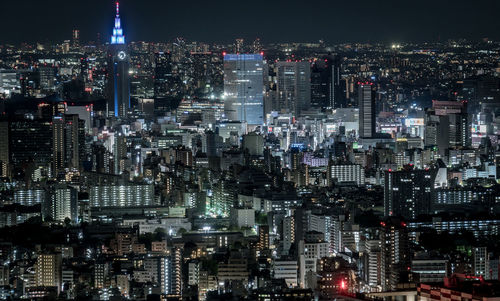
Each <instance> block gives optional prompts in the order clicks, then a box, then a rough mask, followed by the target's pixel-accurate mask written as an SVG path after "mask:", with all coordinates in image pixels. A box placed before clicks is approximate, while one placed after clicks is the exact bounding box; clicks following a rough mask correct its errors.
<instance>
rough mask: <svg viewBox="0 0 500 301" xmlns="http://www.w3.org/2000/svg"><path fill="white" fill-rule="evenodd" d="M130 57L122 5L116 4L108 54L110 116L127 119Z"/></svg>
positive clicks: (108, 110) (108, 107) (108, 109)
mask: <svg viewBox="0 0 500 301" xmlns="http://www.w3.org/2000/svg"><path fill="white" fill-rule="evenodd" d="M128 71H129V57H128V52H127V47H126V45H125V36H124V35H123V29H122V27H121V20H120V4H119V3H118V2H116V16H115V26H114V28H113V35H112V36H111V44H110V45H109V53H108V79H107V80H108V91H107V93H108V103H107V112H108V116H110V117H111V116H114V117H117V118H125V117H127V114H128V111H129V109H130V78H129V72H128Z"/></svg>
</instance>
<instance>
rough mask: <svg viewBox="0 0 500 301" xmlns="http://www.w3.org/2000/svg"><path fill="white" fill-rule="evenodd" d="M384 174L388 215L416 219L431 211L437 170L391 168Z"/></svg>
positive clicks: (385, 211)
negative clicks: (396, 169)
mask: <svg viewBox="0 0 500 301" xmlns="http://www.w3.org/2000/svg"><path fill="white" fill-rule="evenodd" d="M384 175H385V177H384V213H385V215H386V216H402V217H404V218H407V219H415V218H417V216H419V215H421V214H429V213H430V212H431V208H432V192H433V190H434V182H435V179H436V171H435V170H400V171H390V170H389V171H385V172H384Z"/></svg>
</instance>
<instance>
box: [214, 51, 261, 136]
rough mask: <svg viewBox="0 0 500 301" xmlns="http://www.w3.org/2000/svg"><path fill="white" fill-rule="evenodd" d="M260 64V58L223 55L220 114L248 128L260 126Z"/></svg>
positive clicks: (254, 55) (257, 56)
mask: <svg viewBox="0 0 500 301" xmlns="http://www.w3.org/2000/svg"><path fill="white" fill-rule="evenodd" d="M263 67H264V61H263V57H262V55H260V54H225V55H224V114H225V115H226V118H227V119H228V120H231V121H245V122H246V123H247V124H248V125H249V126H259V125H262V124H263V122H264V96H263V91H264V90H263V89H264V86H263V85H264V75H263Z"/></svg>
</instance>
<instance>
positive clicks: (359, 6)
mask: <svg viewBox="0 0 500 301" xmlns="http://www.w3.org/2000/svg"><path fill="white" fill-rule="evenodd" d="M121 11H122V24H123V27H124V30H125V35H126V38H127V41H131V40H133V41H139V40H142V41H170V40H172V39H173V38H175V37H179V36H182V37H185V38H186V39H188V40H197V41H205V42H229V41H233V40H234V39H235V38H237V37H243V38H245V39H247V40H253V39H254V38H255V37H260V38H261V39H262V41H263V42H264V43H266V42H287V41H297V42H310V41H317V40H319V39H321V38H322V39H325V40H326V41H328V42H331V43H340V42H374V41H381V42H398V41H438V40H439V39H440V40H441V41H443V40H446V39H448V38H467V39H474V40H478V39H481V38H483V37H488V38H490V39H492V40H498V38H499V36H500V31H499V29H500V18H499V17H498V14H499V12H500V1H498V0H434V1H430V0H420V1H406V0H399V1H396V0H371V1H367V0H341V1H338V0H330V1H325V0H322V1H320V0H306V1H299V0H289V1H281V0H253V1H237V0H233V1H225V0H223V1H219V0H214V1H210V0H192V1H189V0H184V1H179V0H122V1H121ZM113 17H114V1H109V0H64V1H63V0H16V1H11V0H1V5H0V43H6V42H9V43H19V42H35V41H41V42H46V41H53V42H61V41H62V40H65V39H70V38H71V30H72V29H73V28H77V29H80V31H81V36H82V39H83V40H94V39H95V37H96V33H97V32H100V33H101V34H102V37H103V39H104V40H105V41H107V40H108V39H109V35H110V32H111V28H112V26H113Z"/></svg>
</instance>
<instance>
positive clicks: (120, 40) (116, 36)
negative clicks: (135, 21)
mask: <svg viewBox="0 0 500 301" xmlns="http://www.w3.org/2000/svg"><path fill="white" fill-rule="evenodd" d="M111 44H125V36H124V35H123V29H122V24H121V20H120V3H119V2H116V17H115V27H114V28H113V35H112V36H111Z"/></svg>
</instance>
